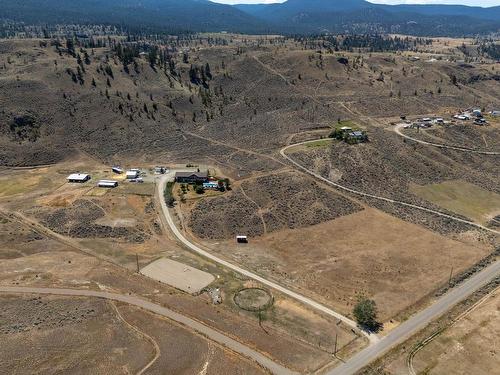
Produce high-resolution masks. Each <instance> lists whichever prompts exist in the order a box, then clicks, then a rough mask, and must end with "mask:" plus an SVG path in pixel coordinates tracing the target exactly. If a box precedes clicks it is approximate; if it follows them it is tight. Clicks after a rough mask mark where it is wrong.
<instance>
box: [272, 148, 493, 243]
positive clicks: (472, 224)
mask: <svg viewBox="0 0 500 375" xmlns="http://www.w3.org/2000/svg"><path fill="white" fill-rule="evenodd" d="M322 140H325V139H322ZM332 141H333V140H332ZM314 142H318V139H315V140H312V141H306V142H300V143H296V144H293V145H289V146H286V147H284V148H282V149H281V150H280V154H281V156H283V158H285V159H286V160H288V161H289V162H290V163H292V164H293V165H294V166H295V167H297V168H299V169H300V170H301V171H304V172H306V173H308V174H310V175H311V176H313V177H316V178H317V179H318V180H321V181H323V182H326V183H327V184H329V185H332V186H334V187H336V188H338V189H341V190H343V191H347V192H348V193H352V194H356V195H360V196H363V197H367V198H373V199H377V200H381V201H385V202H389V203H394V204H398V205H400V206H405V207H409V208H412V209H416V210H420V211H425V212H429V213H431V214H434V215H437V216H441V217H445V218H447V219H450V220H453V221H457V222H460V223H463V224H467V225H470V226H473V227H476V228H479V229H482V230H485V231H487V232H491V233H495V234H500V232H499V231H497V230H495V229H491V228H488V227H485V226H484V225H481V224H477V223H474V222H472V221H468V220H464V219H460V218H458V217H455V216H452V215H448V214H445V213H443V212H439V211H436V210H432V209H430V208H426V207H422V206H417V205H415V204H411V203H406V202H402V201H397V200H394V199H391V198H386V197H381V196H378V195H373V194H370V193H366V192H363V191H359V190H355V189H352V188H350V187H347V186H343V185H340V184H338V183H336V182H333V181H331V180H329V179H327V178H325V177H323V176H321V175H320V174H318V173H316V172H313V171H312V170H310V169H307V168H306V167H304V166H303V165H301V164H300V163H298V162H296V161H295V160H293V159H292V158H291V157H290V156H288V155H287V154H286V151H287V150H289V149H290V148H292V147H297V146H303V145H307V144H308V143H314Z"/></svg>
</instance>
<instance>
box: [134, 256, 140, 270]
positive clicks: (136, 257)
mask: <svg viewBox="0 0 500 375" xmlns="http://www.w3.org/2000/svg"><path fill="white" fill-rule="evenodd" d="M135 261H136V263H137V273H139V271H140V269H139V254H137V253H135Z"/></svg>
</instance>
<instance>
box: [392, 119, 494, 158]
mask: <svg viewBox="0 0 500 375" xmlns="http://www.w3.org/2000/svg"><path fill="white" fill-rule="evenodd" d="M403 127H404V124H398V125H396V127H395V128H394V131H395V132H396V134H398V135H399V136H401V137H403V138H406V139H409V140H411V141H413V142H417V143H420V144H423V145H427V146H433V147H438V148H447V149H449V150H455V151H463V152H470V153H473V154H480V155H490V156H497V155H500V152H496V151H480V150H474V149H472V148H466V147H459V146H448V145H444V144H440V143H432V142H426V141H421V140H420V139H416V138H412V137H410V136H409V135H406V134H404V133H403V132H402V131H401V129H403Z"/></svg>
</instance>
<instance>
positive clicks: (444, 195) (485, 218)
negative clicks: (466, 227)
mask: <svg viewBox="0 0 500 375" xmlns="http://www.w3.org/2000/svg"><path fill="white" fill-rule="evenodd" d="M410 191H412V192H413V193H414V194H416V195H418V196H419V197H421V198H423V199H425V200H427V201H429V202H432V203H434V204H436V205H437V206H439V207H442V208H444V209H447V210H449V211H451V212H455V213H456V214H459V215H463V216H465V217H468V218H469V219H471V220H474V221H476V222H478V223H481V224H487V223H489V222H490V221H491V219H493V218H494V217H496V216H498V215H500V195H499V194H496V193H492V192H490V191H487V190H483V189H481V188H479V187H477V186H475V185H472V184H469V183H467V182H464V181H445V182H443V183H440V184H432V185H425V186H417V185H412V186H410Z"/></svg>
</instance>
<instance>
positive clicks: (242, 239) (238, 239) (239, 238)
mask: <svg viewBox="0 0 500 375" xmlns="http://www.w3.org/2000/svg"><path fill="white" fill-rule="evenodd" d="M236 242H238V243H248V237H247V236H236Z"/></svg>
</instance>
